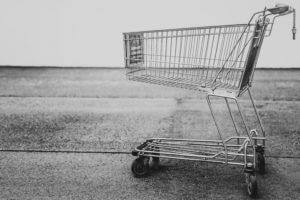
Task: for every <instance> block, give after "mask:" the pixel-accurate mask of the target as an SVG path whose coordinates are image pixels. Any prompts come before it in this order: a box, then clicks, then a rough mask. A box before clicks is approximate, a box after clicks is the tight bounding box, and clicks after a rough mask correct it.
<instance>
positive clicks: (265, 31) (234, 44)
mask: <svg viewBox="0 0 300 200" xmlns="http://www.w3.org/2000/svg"><path fill="white" fill-rule="evenodd" d="M290 13H293V16H294V26H293V29H292V32H293V39H295V33H296V28H295V9H293V8H292V7H289V6H286V5H276V6H275V7H274V8H269V9H268V8H265V9H264V10H263V11H260V12H257V13H254V14H253V16H252V17H251V19H250V20H249V22H248V23H247V24H234V25H223V26H207V27H196V28H181V29H167V30H153V31H141V32H130V33H124V35H123V36H124V51H125V65H126V75H127V77H128V78H129V80H133V81H140V82H147V83H153V84H159V85H165V86H171V87H180V88H186V89H192V90H197V91H203V92H205V93H206V94H207V95H206V100H207V103H208V106H209V109H210V112H211V114H212V118H213V121H214V123H215V125H216V128H217V132H218V136H219V139H218V140H193V139H170V138H152V139H148V140H147V141H145V142H144V143H142V144H141V145H140V146H138V147H136V148H135V149H134V150H133V151H132V155H134V156H138V158H137V159H135V160H134V162H133V163H132V166H131V170H132V172H133V174H134V175H135V176H136V177H141V176H144V175H146V174H148V173H149V168H150V167H149V166H150V164H149V163H150V162H151V163H152V166H154V168H157V166H158V164H159V158H172V159H182V160H195V161H205V162H214V163H223V164H230V165H240V166H244V172H245V175H246V184H247V191H248V194H249V195H250V196H251V197H254V196H256V195H257V190H258V186H257V180H256V175H255V174H256V173H255V172H256V171H258V172H260V173H264V172H265V158H264V151H265V140H266V137H265V130H264V127H263V125H262V122H261V119H260V117H259V115H258V112H257V110H256V107H255V105H254V101H253V98H252V95H251V92H250V87H251V83H252V79H253V73H254V69H255V66H256V63H257V59H258V56H259V52H260V49H261V46H262V42H263V39H264V37H265V36H270V34H271V32H272V28H273V25H274V22H275V19H276V18H277V17H279V16H283V15H286V14H290ZM245 92H247V93H248V95H249V98H250V101H251V104H252V106H253V109H254V113H255V116H256V119H257V123H258V124H257V125H258V127H259V131H258V130H256V129H250V128H249V127H248V126H247V125H246V120H245V117H244V115H243V113H242V110H241V106H240V104H239V101H238V98H239V97H241V96H242V94H244V93H245ZM211 97H216V98H224V99H225V103H226V105H227V108H228V111H229V115H230V118H231V120H232V122H233V126H234V129H235V132H236V136H232V137H229V138H224V137H223V135H224V134H222V130H221V128H220V126H219V124H218V122H217V121H216V117H215V112H214V110H213V106H212V104H211ZM229 100H231V101H233V102H235V104H236V105H237V110H238V113H239V116H240V117H241V121H242V125H243V127H244V129H245V131H246V134H244V135H242V134H241V132H240V131H239V127H238V123H237V122H236V120H235V119H234V115H233V112H232V109H231V107H230V103H229Z"/></svg>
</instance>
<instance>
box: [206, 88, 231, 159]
mask: <svg viewBox="0 0 300 200" xmlns="http://www.w3.org/2000/svg"><path fill="white" fill-rule="evenodd" d="M209 96H210V95H209V94H208V95H207V96H206V101H207V104H208V107H209V109H210V112H211V115H212V117H213V120H214V123H215V125H216V127H217V130H218V134H219V137H220V139H221V140H222V143H223V146H224V151H225V162H226V164H227V162H228V157H227V147H226V144H225V142H224V139H223V137H222V134H221V129H220V127H219V125H218V123H217V121H216V117H215V114H214V112H213V108H212V105H211V102H210V99H209Z"/></svg>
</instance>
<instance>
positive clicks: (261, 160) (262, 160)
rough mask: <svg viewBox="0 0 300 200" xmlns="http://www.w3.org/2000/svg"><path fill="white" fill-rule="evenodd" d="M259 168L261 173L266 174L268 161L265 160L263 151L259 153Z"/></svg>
mask: <svg viewBox="0 0 300 200" xmlns="http://www.w3.org/2000/svg"><path fill="white" fill-rule="evenodd" d="M256 156H257V161H256V163H257V170H258V172H259V173H260V174H264V173H265V171H266V166H265V165H266V161H265V156H264V155H263V154H262V153H259V152H258V153H257V154H256Z"/></svg>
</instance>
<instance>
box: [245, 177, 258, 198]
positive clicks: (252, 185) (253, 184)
mask: <svg viewBox="0 0 300 200" xmlns="http://www.w3.org/2000/svg"><path fill="white" fill-rule="evenodd" d="M246 182H247V192H248V195H249V196H250V197H252V198H255V197H257V190H258V187H257V180H256V176H255V175H254V174H246Z"/></svg>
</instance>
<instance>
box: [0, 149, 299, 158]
mask: <svg viewBox="0 0 300 200" xmlns="http://www.w3.org/2000/svg"><path fill="white" fill-rule="evenodd" d="M0 152H16V153H17V152H21V153H74V154H76V153H82V154H83V153H86V154H131V151H88V150H39V149H0ZM265 157H267V158H290V159H299V158H300V156H272V155H266V156H265Z"/></svg>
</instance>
